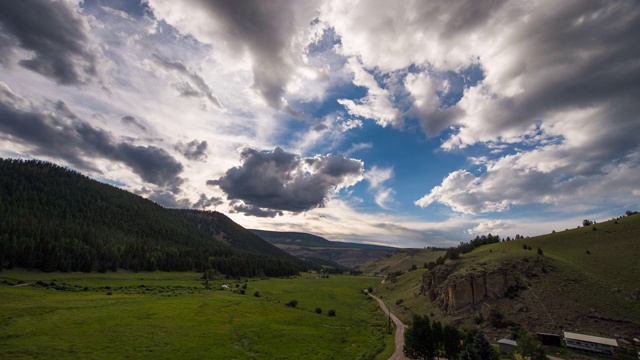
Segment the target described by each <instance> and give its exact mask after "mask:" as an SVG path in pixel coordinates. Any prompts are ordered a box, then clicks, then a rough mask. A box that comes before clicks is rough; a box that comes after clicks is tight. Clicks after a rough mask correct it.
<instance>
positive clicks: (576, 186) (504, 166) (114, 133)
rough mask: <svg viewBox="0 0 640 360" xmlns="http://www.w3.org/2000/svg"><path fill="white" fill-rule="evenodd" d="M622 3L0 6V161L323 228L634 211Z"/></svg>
mask: <svg viewBox="0 0 640 360" xmlns="http://www.w3.org/2000/svg"><path fill="white" fill-rule="evenodd" d="M638 34H640V5H638V3H637V1H634V0H627V1H625V0H621V1H577V0H576V1H571V0H567V1H556V0H547V1H538V0H529V1H521V0H514V1H509V0H491V1H488V0H486V1H485V0H469V1H445V0H441V1H436V0H433V1H401V2H389V1H382V0H367V1H356V0H326V1H311V0H302V1H297V0H273V1H258V0H235V1H220V0H181V1H175V0H142V1H135V0H109V1H107V0H85V1H78V0H59V1H49V0H21V1H0V157H3V158H22V159H41V160H46V161H51V162H54V163H57V164H59V165H62V166H66V167H69V168H71V169H74V170H77V171H80V172H82V173H83V174H85V175H87V176H90V177H91V178H94V179H96V180H99V181H101V182H104V183H108V184H111V185H114V186H118V187H120V188H122V189H125V190H127V191H130V192H132V193H135V194H138V195H140V196H143V197H146V198H148V199H150V200H153V201H155V202H157V203H159V204H161V205H163V206H165V207H170V208H193V209H202V210H216V211H219V212H222V213H224V214H226V215H228V216H230V217H231V218H232V219H233V220H235V221H236V222H238V223H239V224H241V225H242V226H244V227H246V228H256V229H263V230H275V231H300V232H308V233H312V234H315V235H319V236H323V237H325V238H327V239H329V240H334V241H350V242H358V243H370V244H382V245H387V246H395V247H417V248H421V247H428V246H438V247H444V246H452V245H456V244H458V243H459V242H460V241H468V240H470V239H473V238H475V237H476V236H477V235H482V234H488V233H491V234H493V235H500V236H502V237H503V238H504V237H507V236H510V237H514V236H515V235H516V234H519V235H523V236H535V235H540V234H545V233H550V232H551V231H553V230H556V231H560V230H564V229H567V228H574V227H576V226H578V225H580V224H581V223H582V220H583V219H591V220H596V221H602V220H607V219H611V218H612V217H617V216H619V215H622V214H624V212H625V211H626V210H637V209H638V208H640V167H639V165H640V145H639V144H640V141H639V140H640V42H639V40H638Z"/></svg>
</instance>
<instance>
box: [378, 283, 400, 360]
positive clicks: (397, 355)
mask: <svg viewBox="0 0 640 360" xmlns="http://www.w3.org/2000/svg"><path fill="white" fill-rule="evenodd" d="M369 296H371V297H372V298H374V299H375V300H376V301H377V302H378V304H379V305H380V308H381V309H382V311H383V312H384V313H385V315H387V316H391V320H393V322H394V323H395V324H396V341H395V342H396V349H395V351H394V352H393V355H391V357H390V358H389V360H409V358H408V357H406V356H404V354H403V353H402V349H403V348H404V328H405V327H406V325H405V324H403V323H402V321H400V319H398V318H397V317H396V316H395V315H393V313H390V312H389V309H388V308H387V306H386V305H385V304H384V302H383V301H382V300H380V299H378V298H377V297H376V296H373V295H371V294H369Z"/></svg>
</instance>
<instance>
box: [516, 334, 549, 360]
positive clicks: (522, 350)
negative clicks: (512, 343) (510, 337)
mask: <svg viewBox="0 0 640 360" xmlns="http://www.w3.org/2000/svg"><path fill="white" fill-rule="evenodd" d="M514 354H515V355H516V356H517V355H520V356H521V358H522V359H529V360H546V359H547V355H546V354H545V353H544V349H542V347H541V346H540V343H538V341H536V340H535V339H534V338H533V337H531V335H529V333H527V332H526V330H521V331H520V332H519V333H518V346H516V349H515V351H514Z"/></svg>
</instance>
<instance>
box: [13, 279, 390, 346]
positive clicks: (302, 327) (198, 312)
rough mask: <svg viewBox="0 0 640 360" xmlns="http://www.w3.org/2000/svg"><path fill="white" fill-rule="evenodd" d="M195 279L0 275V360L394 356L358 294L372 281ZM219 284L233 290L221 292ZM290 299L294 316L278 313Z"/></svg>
mask: <svg viewBox="0 0 640 360" xmlns="http://www.w3.org/2000/svg"><path fill="white" fill-rule="evenodd" d="M199 277H200V275H199V274H194V273H160V272H155V273H106V274H97V273H92V274H76V273H40V272H29V271H24V270H11V271H7V270H5V271H3V272H0V283H2V284H1V285H0V299H2V300H1V302H0V358H2V359H22V358H41V359H64V358H69V359H78V358H91V359H113V358H132V359H136V358H149V357H153V358H160V359H162V358H181V359H202V358H219V359H301V358H305V359H386V358H388V356H389V355H390V354H391V353H392V352H393V338H392V336H391V335H388V334H387V333H386V325H387V323H386V321H387V319H386V317H385V316H384V315H383V314H382V311H381V310H380V309H379V307H378V306H377V304H376V303H375V302H374V301H372V300H369V298H368V297H366V296H364V295H362V294H361V293H360V290H361V289H365V288H367V287H369V286H373V285H375V284H377V283H378V281H379V279H377V278H369V277H354V276H331V277H329V278H317V277H316V275H315V274H303V275H302V276H300V277H297V278H292V279H267V280H251V279H249V280H248V281H246V282H245V281H242V282H235V281H231V282H225V281H215V282H210V283H209V287H210V288H211V289H207V288H206V287H205V285H203V284H202V283H201V281H200V280H199ZM19 283H20V284H19ZM223 283H228V284H230V285H231V290H220V289H221V285H222V284H223ZM245 283H246V287H247V288H246V290H245V293H246V294H245V295H242V294H240V293H238V292H239V290H241V289H242V286H243V285H244V284H245ZM29 284H33V285H29ZM236 284H237V285H238V286H239V287H236ZM16 285H18V286H16ZM19 285H22V286H19ZM56 289H57V290H56ZM255 292H258V293H259V295H260V296H259V297H258V296H254V293H255ZM108 294H110V295H108ZM292 299H295V300H297V301H298V305H297V307H295V308H292V307H287V306H285V305H284V304H285V303H287V302H289V301H290V300H292ZM318 307H319V308H321V309H322V313H321V314H317V313H316V312H315V309H316V308H318ZM329 309H334V310H335V311H336V316H335V317H329V316H327V312H328V310H329Z"/></svg>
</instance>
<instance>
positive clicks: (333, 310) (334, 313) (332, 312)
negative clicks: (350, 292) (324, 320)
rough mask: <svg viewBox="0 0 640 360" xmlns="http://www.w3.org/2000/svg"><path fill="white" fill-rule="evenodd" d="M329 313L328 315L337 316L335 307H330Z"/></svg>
mask: <svg viewBox="0 0 640 360" xmlns="http://www.w3.org/2000/svg"><path fill="white" fill-rule="evenodd" d="M327 315H328V316H336V310H335V309H329V311H327Z"/></svg>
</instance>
